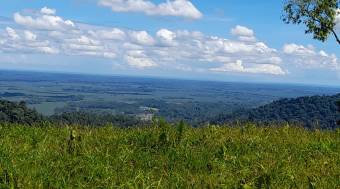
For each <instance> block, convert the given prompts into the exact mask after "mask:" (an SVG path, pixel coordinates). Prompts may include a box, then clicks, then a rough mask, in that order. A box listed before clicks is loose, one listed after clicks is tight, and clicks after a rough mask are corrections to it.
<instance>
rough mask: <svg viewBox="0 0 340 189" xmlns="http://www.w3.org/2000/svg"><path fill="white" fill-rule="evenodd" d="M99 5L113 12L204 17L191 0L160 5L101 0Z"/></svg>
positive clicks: (170, 0) (169, 0) (146, 1)
mask: <svg viewBox="0 0 340 189" xmlns="http://www.w3.org/2000/svg"><path fill="white" fill-rule="evenodd" d="M99 5H101V6H106V7H110V8H111V9H112V11H113V12H142V13H145V14H147V15H159V16H178V17H185V18H189V19H199V18H201V17H202V13H201V12H200V11H199V10H198V9H197V8H196V7H195V6H194V5H193V4H192V3H191V2H190V1H189V0H167V1H166V2H163V3H160V4H158V5H157V4H154V3H153V2H151V1H149V0H99Z"/></svg>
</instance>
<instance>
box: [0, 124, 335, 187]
mask: <svg viewBox="0 0 340 189" xmlns="http://www.w3.org/2000/svg"><path fill="white" fill-rule="evenodd" d="M339 156H340V130H337V131H318V130H316V131H309V130H305V129H303V128H296V127H287V126H285V127H279V128H258V127H253V126H252V125H251V124H249V125H245V126H244V127H241V128H230V127H217V126H209V127H203V128H196V129H195V128H190V127H187V126H185V125H183V124H178V125H174V126H170V125H168V124H166V123H160V124H158V125H154V126H150V127H146V128H130V129H121V128H116V127H112V126H108V127H105V128H83V127H50V126H43V127H25V126H20V125H7V124H2V125H1V126H0V188H268V187H270V188H339V186H340V171H339V170H340V157H339Z"/></svg>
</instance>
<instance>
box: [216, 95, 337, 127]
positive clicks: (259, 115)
mask: <svg viewBox="0 0 340 189" xmlns="http://www.w3.org/2000/svg"><path fill="white" fill-rule="evenodd" d="M339 99H340V94H337V95H334V96H310V97H309V96H307V97H299V98H292V99H288V98H284V99H281V100H277V101H274V102H272V103H270V104H267V105H264V106H260V107H258V108H254V109H251V110H238V111H235V112H233V113H232V114H224V115H220V116H218V118H217V119H216V120H214V121H213V123H215V124H217V123H219V124H221V123H232V122H235V121H240V122H249V121H250V122H255V123H260V124H265V123H268V124H271V123H273V122H276V123H286V122H290V123H294V124H302V125H303V126H304V127H307V128H323V129H325V128H327V129H334V128H335V127H337V124H336V121H337V120H339V118H340V117H339V114H338V108H337V102H338V101H339Z"/></svg>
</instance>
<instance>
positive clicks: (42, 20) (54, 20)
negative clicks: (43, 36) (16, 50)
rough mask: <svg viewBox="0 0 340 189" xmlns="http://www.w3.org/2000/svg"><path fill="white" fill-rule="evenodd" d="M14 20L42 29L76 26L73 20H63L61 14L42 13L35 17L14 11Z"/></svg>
mask: <svg viewBox="0 0 340 189" xmlns="http://www.w3.org/2000/svg"><path fill="white" fill-rule="evenodd" d="M45 11H47V10H45ZM14 21H15V22H16V23H17V24H20V25H23V26H25V27H28V28H33V29H42V30H67V29H72V28H74V26H75V25H74V23H73V22H72V21H71V20H63V19H62V18H61V17H59V16H54V15H48V14H42V15H39V16H37V17H35V18H34V17H32V16H23V15H21V14H20V13H18V12H17V13H14Z"/></svg>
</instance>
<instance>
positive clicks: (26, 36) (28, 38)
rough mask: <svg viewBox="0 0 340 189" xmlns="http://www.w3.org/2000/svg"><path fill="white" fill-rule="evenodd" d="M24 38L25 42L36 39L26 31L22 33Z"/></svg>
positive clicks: (35, 36)
mask: <svg viewBox="0 0 340 189" xmlns="http://www.w3.org/2000/svg"><path fill="white" fill-rule="evenodd" d="M24 36H25V39H26V40H27V41H35V40H36V39H37V35H35V34H34V33H32V32H31V31H28V30H26V31H24Z"/></svg>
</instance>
